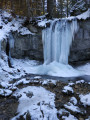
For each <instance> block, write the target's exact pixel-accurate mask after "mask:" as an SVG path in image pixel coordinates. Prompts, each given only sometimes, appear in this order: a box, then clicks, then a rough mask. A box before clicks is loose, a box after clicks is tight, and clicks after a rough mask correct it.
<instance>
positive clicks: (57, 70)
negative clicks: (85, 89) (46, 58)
mask: <svg viewBox="0 0 90 120" xmlns="http://www.w3.org/2000/svg"><path fill="white" fill-rule="evenodd" d="M29 71H30V73H33V74H39V75H50V76H58V77H70V76H71V77H73V76H80V75H83V72H81V71H78V70H75V69H74V68H73V67H71V66H70V65H65V64H61V63H58V62H55V61H54V62H52V63H50V64H48V65H46V64H43V65H39V66H36V67H32V68H30V69H29ZM65 71H67V72H65Z"/></svg>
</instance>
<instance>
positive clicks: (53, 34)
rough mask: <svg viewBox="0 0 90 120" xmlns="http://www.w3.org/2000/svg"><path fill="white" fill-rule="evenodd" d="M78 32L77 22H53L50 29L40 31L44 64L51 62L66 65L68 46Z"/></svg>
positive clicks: (61, 20)
mask: <svg viewBox="0 0 90 120" xmlns="http://www.w3.org/2000/svg"><path fill="white" fill-rule="evenodd" d="M77 30H78V24H77V20H76V19H73V20H71V21H70V20H68V19H59V20H57V19H56V20H53V21H51V23H50V27H49V28H46V29H44V30H43V31H42V40H43V49H44V63H45V64H49V63H51V62H53V61H56V62H58V63H62V64H68V56H69V52H70V46H71V44H72V40H73V39H74V35H75V33H76V32H77Z"/></svg>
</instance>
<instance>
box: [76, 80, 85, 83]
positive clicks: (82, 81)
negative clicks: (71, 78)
mask: <svg viewBox="0 0 90 120" xmlns="http://www.w3.org/2000/svg"><path fill="white" fill-rule="evenodd" d="M79 83H85V80H79V81H76V84H79Z"/></svg>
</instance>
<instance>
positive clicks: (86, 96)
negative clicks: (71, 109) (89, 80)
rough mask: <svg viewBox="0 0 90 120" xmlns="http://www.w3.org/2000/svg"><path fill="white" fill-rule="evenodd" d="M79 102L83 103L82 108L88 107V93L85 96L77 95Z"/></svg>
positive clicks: (89, 94)
mask: <svg viewBox="0 0 90 120" xmlns="http://www.w3.org/2000/svg"><path fill="white" fill-rule="evenodd" d="M79 97H80V101H81V102H82V103H83V105H84V106H86V105H88V106H90V93H88V94H86V95H82V94H81V95H79Z"/></svg>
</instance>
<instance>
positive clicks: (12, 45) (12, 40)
mask: <svg viewBox="0 0 90 120" xmlns="http://www.w3.org/2000/svg"><path fill="white" fill-rule="evenodd" d="M9 45H10V49H11V48H14V38H13V36H12V34H11V33H10V34H9Z"/></svg>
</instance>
